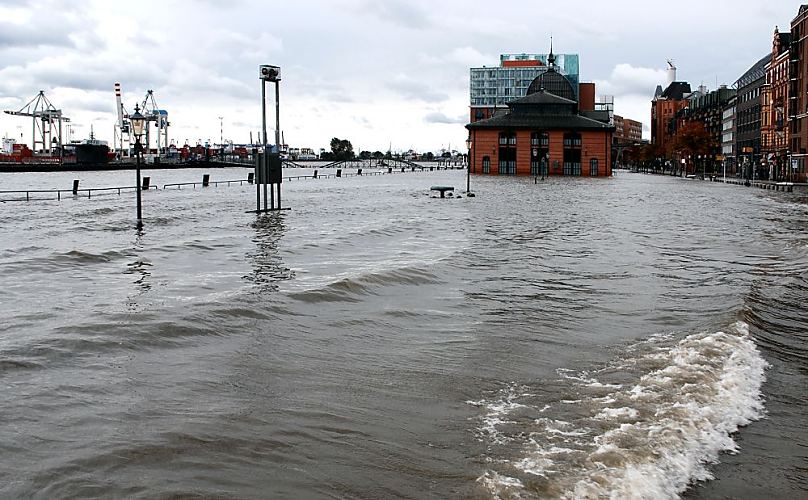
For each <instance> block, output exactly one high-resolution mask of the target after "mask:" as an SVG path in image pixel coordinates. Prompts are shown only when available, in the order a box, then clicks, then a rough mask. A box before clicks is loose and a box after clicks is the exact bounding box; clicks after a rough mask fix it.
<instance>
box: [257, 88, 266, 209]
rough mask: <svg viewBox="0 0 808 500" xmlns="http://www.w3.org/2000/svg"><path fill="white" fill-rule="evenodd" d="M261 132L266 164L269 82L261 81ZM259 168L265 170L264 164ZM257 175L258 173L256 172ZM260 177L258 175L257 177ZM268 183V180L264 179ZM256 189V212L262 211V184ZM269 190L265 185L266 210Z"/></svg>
mask: <svg viewBox="0 0 808 500" xmlns="http://www.w3.org/2000/svg"><path fill="white" fill-rule="evenodd" d="M261 131H262V133H263V139H261V144H263V146H264V156H263V160H264V162H266V161H267V158H266V155H267V82H266V80H261ZM258 168H264V163H261V164H259V167H258ZM264 172H265V170H264ZM256 174H257V172H256ZM256 177H258V175H256ZM256 180H258V179H256ZM263 180H264V182H266V181H267V180H266V179H263ZM255 188H256V190H257V191H258V209H257V210H256V212H260V211H261V184H259V183H257V182H256V184H255ZM266 205H267V188H266V184H264V210H266V208H267V206H266Z"/></svg>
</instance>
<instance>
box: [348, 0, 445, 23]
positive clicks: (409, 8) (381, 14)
mask: <svg viewBox="0 0 808 500" xmlns="http://www.w3.org/2000/svg"><path fill="white" fill-rule="evenodd" d="M360 10H361V11H362V12H364V13H369V14H372V15H374V16H376V17H378V18H379V19H381V20H382V21H386V22H389V23H392V24H396V25H399V26H403V27H405V28H411V29H425V28H429V27H431V25H432V22H431V21H430V19H429V17H428V16H427V14H426V12H424V11H423V10H421V9H419V8H417V7H415V6H414V5H412V3H411V2H404V1H400V0H387V1H384V2H379V1H375V0H374V1H369V2H363V3H362V4H361V6H360Z"/></svg>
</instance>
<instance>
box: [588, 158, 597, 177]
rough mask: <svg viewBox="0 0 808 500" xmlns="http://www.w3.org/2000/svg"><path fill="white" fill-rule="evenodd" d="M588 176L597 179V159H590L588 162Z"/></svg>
mask: <svg viewBox="0 0 808 500" xmlns="http://www.w3.org/2000/svg"><path fill="white" fill-rule="evenodd" d="M589 175H591V176H593V177H597V175H598V159H597V158H592V159H591V160H589Z"/></svg>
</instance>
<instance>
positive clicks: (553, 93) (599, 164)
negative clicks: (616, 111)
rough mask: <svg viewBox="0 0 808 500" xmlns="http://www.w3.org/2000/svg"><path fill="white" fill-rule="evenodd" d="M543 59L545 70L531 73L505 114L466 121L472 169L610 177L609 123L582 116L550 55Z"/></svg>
mask: <svg viewBox="0 0 808 500" xmlns="http://www.w3.org/2000/svg"><path fill="white" fill-rule="evenodd" d="M549 62H550V68H549V69H548V71H547V72H546V73H543V74H541V75H539V76H538V77H536V79H535V80H534V81H533V82H532V83H531V84H530V88H529V89H528V91H527V95H526V96H525V97H522V98H520V99H516V100H513V101H511V102H509V103H508V110H507V111H506V112H504V113H497V114H496V115H495V116H493V117H491V118H488V119H486V120H480V121H476V122H473V123H469V124H468V125H466V128H467V129H468V130H469V135H470V138H471V144H472V145H471V162H470V171H471V172H472V173H475V174H485V175H497V174H499V175H571V176H593V177H596V176H610V175H611V173H612V166H611V160H612V159H611V154H612V136H613V133H614V126H613V125H611V124H609V123H608V122H604V121H601V120H596V119H593V118H589V117H587V116H584V114H582V112H581V111H580V110H579V104H578V102H577V101H576V100H574V96H575V92H574V91H573V88H572V84H571V83H570V82H569V81H568V80H567V79H566V78H565V77H564V76H563V75H561V74H560V73H558V72H556V71H555V70H554V68H553V59H552V53H551V59H550V61H549ZM591 90H592V92H591V93H592V94H593V95H594V88H592V89H591ZM586 93H587V94H588V93H589V89H587V92H586ZM593 100H594V99H593ZM584 113H585V112H584Z"/></svg>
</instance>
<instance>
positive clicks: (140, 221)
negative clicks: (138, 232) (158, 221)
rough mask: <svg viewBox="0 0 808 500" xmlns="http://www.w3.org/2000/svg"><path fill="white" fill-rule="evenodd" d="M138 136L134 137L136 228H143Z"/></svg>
mask: <svg viewBox="0 0 808 500" xmlns="http://www.w3.org/2000/svg"><path fill="white" fill-rule="evenodd" d="M140 148H141V145H140V137H136V139H135V151H136V154H137V168H136V173H137V179H136V182H135V190H136V191H137V228H138V229H143V211H142V208H141V202H140Z"/></svg>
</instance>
